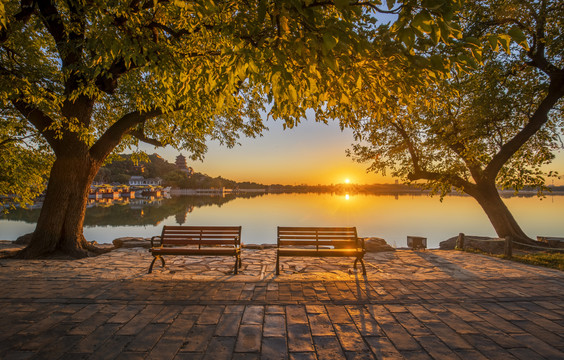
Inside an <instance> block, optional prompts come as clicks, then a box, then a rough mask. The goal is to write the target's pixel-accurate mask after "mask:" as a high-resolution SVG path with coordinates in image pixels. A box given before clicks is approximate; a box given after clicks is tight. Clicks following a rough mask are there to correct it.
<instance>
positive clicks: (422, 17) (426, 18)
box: [411, 11, 434, 34]
mask: <svg viewBox="0 0 564 360" xmlns="http://www.w3.org/2000/svg"><path fill="white" fill-rule="evenodd" d="M433 24H434V21H433V18H432V17H431V15H430V14H429V13H428V12H427V11H421V12H420V13H419V14H417V15H415V17H414V18H413V21H412V22H411V26H412V27H413V28H415V29H417V30H419V31H421V32H423V33H425V34H429V33H430V32H431V31H432V29H433Z"/></svg>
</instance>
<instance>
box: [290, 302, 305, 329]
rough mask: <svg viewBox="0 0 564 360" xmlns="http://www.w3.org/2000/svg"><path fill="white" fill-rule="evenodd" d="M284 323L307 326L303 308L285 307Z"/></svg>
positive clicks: (300, 306)
mask: <svg viewBox="0 0 564 360" xmlns="http://www.w3.org/2000/svg"><path fill="white" fill-rule="evenodd" d="M286 322H287V323H288V325H294V324H307V316H306V312H305V306H303V305H288V306H286Z"/></svg>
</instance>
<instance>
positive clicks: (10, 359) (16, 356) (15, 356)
mask: <svg viewBox="0 0 564 360" xmlns="http://www.w3.org/2000/svg"><path fill="white" fill-rule="evenodd" d="M33 355H35V354H34V352H33V351H10V352H7V353H6V354H5V355H4V357H3V360H27V359H31V358H32V357H33Z"/></svg>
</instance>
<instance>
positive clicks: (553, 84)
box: [485, 70, 564, 178]
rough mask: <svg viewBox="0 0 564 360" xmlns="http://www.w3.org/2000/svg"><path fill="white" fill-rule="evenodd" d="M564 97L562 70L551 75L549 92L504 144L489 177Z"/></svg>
mask: <svg viewBox="0 0 564 360" xmlns="http://www.w3.org/2000/svg"><path fill="white" fill-rule="evenodd" d="M562 97H564V71H563V70H560V71H559V72H558V73H557V74H553V75H552V76H551V81H550V85H549V88H548V94H547V95H546V97H545V98H544V99H543V100H542V102H541V103H540V105H539V107H538V108H537V110H536V111H535V112H534V114H533V116H532V117H531V119H530V120H529V122H528V123H527V124H526V125H525V126H524V127H523V129H521V131H519V132H518V133H517V134H516V135H515V136H514V137H513V138H512V139H511V140H509V141H508V142H507V143H506V144H505V145H503V146H502V147H501V148H500V149H499V151H498V152H497V154H495V155H494V157H493V158H492V160H491V161H490V163H489V164H488V165H487V166H486V169H485V172H486V173H487V174H488V176H489V177H494V178H495V176H497V173H498V172H499V171H500V170H501V168H502V167H503V165H504V164H505V163H506V162H507V161H508V160H509V159H510V158H511V157H512V156H513V155H514V154H515V153H516V152H517V151H518V150H519V149H520V148H521V146H523V144H525V143H526V142H527V141H528V140H529V139H530V138H531V137H532V136H533V135H535V134H536V133H537V131H539V130H540V128H541V127H542V126H543V125H544V124H545V123H546V122H547V121H548V113H549V112H550V110H551V109H552V108H553V107H554V105H555V104H556V103H557V102H558V101H559V100H560V99H561V98H562Z"/></svg>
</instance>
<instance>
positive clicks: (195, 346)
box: [180, 324, 215, 352]
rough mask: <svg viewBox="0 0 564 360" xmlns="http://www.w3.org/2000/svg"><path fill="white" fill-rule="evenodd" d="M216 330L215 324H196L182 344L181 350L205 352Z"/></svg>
mask: <svg viewBox="0 0 564 360" xmlns="http://www.w3.org/2000/svg"><path fill="white" fill-rule="evenodd" d="M214 331H215V325H200V324H196V325H194V326H192V328H191V329H190V331H189V332H188V335H186V339H185V340H184V343H183V344H182V348H181V349H180V351H181V352H204V351H206V349H207V347H208V343H209V342H210V340H211V338H212V336H213V333H214Z"/></svg>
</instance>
